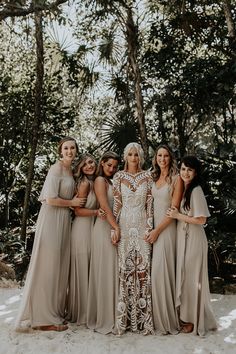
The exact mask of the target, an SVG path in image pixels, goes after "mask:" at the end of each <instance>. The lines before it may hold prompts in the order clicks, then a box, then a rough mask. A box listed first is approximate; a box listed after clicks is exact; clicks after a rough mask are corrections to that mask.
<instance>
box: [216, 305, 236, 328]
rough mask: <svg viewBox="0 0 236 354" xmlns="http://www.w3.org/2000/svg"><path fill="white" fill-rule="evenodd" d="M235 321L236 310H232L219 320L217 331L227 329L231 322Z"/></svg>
mask: <svg viewBox="0 0 236 354" xmlns="http://www.w3.org/2000/svg"><path fill="white" fill-rule="evenodd" d="M234 320H236V309H234V310H232V311H231V312H230V313H229V314H228V315H227V316H222V317H220V318H219V324H220V326H219V328H218V330H219V331H222V330H223V329H227V328H229V327H230V326H231V324H232V321H234Z"/></svg>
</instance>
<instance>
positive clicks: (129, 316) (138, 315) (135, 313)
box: [113, 171, 153, 334]
mask: <svg viewBox="0 0 236 354" xmlns="http://www.w3.org/2000/svg"><path fill="white" fill-rule="evenodd" d="M152 183H153V181H152V177H151V175H150V173H149V172H147V171H142V172H140V173H138V174H136V175H131V174H129V173H127V172H125V171H121V172H118V173H117V174H116V175H115V178H114V187H113V188H114V189H113V191H114V215H115V217H116V220H117V222H118V223H119V226H120V229H121V240H120V242H119V245H118V261H119V297H118V306H117V330H118V333H119V334H122V333H123V332H124V331H126V330H127V329H130V330H131V331H133V332H143V333H153V322H152V303H151V278H150V268H151V245H150V244H149V243H147V242H145V240H144V236H145V234H147V233H149V232H150V231H151V229H152V220H153V209H152V208H153V207H152V194H151V188H152Z"/></svg>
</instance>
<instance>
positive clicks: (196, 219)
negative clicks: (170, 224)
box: [166, 207, 207, 225]
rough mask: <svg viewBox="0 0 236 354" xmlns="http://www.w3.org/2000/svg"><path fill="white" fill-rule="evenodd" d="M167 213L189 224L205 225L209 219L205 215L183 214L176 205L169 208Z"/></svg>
mask: <svg viewBox="0 0 236 354" xmlns="http://www.w3.org/2000/svg"><path fill="white" fill-rule="evenodd" d="M166 214H167V215H168V217H170V218H173V219H177V220H179V221H183V222H186V223H188V224H196V225H204V224H205V223H206V220H207V218H206V217H205V216H189V215H185V214H181V213H180V212H179V211H178V209H177V208H175V207H173V208H170V209H168V210H167V213H166Z"/></svg>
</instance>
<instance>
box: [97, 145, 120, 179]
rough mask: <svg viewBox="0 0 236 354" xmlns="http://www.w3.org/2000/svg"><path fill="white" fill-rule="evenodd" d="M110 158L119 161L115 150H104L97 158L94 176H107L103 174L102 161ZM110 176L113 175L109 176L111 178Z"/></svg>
mask: <svg viewBox="0 0 236 354" xmlns="http://www.w3.org/2000/svg"><path fill="white" fill-rule="evenodd" d="M110 159H112V160H116V161H118V163H119V162H120V158H119V155H117V154H116V153H115V152H113V151H107V152H105V153H104V154H103V155H102V156H101V158H100V160H99V163H98V167H97V171H96V176H102V177H104V178H107V176H105V174H104V171H103V166H102V163H104V162H107V161H108V160H110ZM112 177H113V176H111V178H112Z"/></svg>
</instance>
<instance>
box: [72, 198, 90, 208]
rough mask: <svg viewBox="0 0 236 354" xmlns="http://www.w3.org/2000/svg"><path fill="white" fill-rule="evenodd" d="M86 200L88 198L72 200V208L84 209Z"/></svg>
mask: <svg viewBox="0 0 236 354" xmlns="http://www.w3.org/2000/svg"><path fill="white" fill-rule="evenodd" d="M86 200H87V198H79V197H76V196H75V197H74V198H73V199H72V200H71V206H72V207H80V208H82V207H83V206H84V205H85V203H86Z"/></svg>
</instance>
